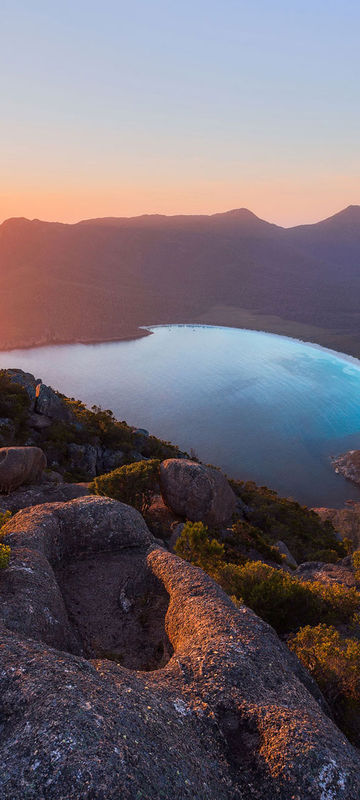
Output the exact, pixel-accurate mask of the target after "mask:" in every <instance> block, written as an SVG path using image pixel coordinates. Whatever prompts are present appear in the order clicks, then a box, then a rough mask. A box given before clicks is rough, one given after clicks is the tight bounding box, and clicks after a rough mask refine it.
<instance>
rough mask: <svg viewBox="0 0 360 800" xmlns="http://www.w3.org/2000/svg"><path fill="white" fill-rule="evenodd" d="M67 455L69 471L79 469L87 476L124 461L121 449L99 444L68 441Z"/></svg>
mask: <svg viewBox="0 0 360 800" xmlns="http://www.w3.org/2000/svg"><path fill="white" fill-rule="evenodd" d="M67 455H68V460H69V467H70V469H71V471H73V472H77V471H79V472H81V473H83V474H85V475H87V476H88V477H89V478H95V476H96V475H103V474H105V473H107V472H111V471H112V470H113V469H117V468H118V467H121V466H122V465H123V463H124V453H123V451H122V450H111V449H110V448H108V447H101V446H100V445H97V446H94V445H91V444H75V443H74V442H70V444H68V446H67ZM142 458H143V456H141V459H142ZM134 460H137V459H134Z"/></svg>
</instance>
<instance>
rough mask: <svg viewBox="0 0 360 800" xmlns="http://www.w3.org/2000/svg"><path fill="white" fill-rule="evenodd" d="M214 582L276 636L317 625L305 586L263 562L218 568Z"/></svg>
mask: <svg viewBox="0 0 360 800" xmlns="http://www.w3.org/2000/svg"><path fill="white" fill-rule="evenodd" d="M217 579H218V581H219V583H220V585H221V586H222V587H223V589H224V590H225V591H226V592H227V594H229V595H230V596H234V597H236V598H237V600H241V601H242V602H243V603H245V605H247V606H249V608H252V609H253V611H255V614H258V616H259V617H261V618H262V619H264V620H265V621H266V622H268V623H269V624H270V625H272V626H273V628H275V630H276V631H277V632H278V633H289V631H295V630H297V629H298V628H299V627H300V625H304V624H307V623H309V624H311V623H314V622H317V621H318V618H319V602H318V599H317V597H316V594H315V593H314V592H312V591H311V589H309V587H308V585H305V584H304V583H301V581H299V580H296V579H295V578H292V577H291V576H290V575H289V574H288V573H287V572H284V571H283V570H278V569H274V568H273V567H270V566H268V565H267V564H263V562H262V561H248V562H247V563H246V564H244V565H243V566H236V565H235V564H224V565H221V567H220V568H219V570H218V573H217Z"/></svg>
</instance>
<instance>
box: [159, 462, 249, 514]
mask: <svg viewBox="0 0 360 800" xmlns="http://www.w3.org/2000/svg"><path fill="white" fill-rule="evenodd" d="M160 486H161V492H162V496H163V498H164V501H165V503H166V505H167V506H169V508H171V510H172V511H173V512H174V513H175V514H179V515H180V516H183V517H186V518H187V519H190V520H192V521H193V522H197V521H199V520H201V521H202V522H204V523H205V524H206V525H210V526H211V525H215V526H217V525H224V524H226V522H229V521H230V520H231V518H232V515H233V514H234V513H235V511H236V497H235V495H234V492H233V491H232V489H231V488H230V485H229V483H228V481H227V480H226V478H225V476H224V475H223V473H222V472H220V471H219V470H217V469H214V468H213V467H206V466H205V465H204V464H197V463H196V462H195V461H190V460H188V459H183V458H169V459H167V460H166V461H163V462H162V464H161V465H160Z"/></svg>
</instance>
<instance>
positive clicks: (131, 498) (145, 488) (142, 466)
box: [90, 459, 160, 513]
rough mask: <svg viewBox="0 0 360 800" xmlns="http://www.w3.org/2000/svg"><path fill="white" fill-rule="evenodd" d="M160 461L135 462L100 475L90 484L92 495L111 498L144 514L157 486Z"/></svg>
mask: <svg viewBox="0 0 360 800" xmlns="http://www.w3.org/2000/svg"><path fill="white" fill-rule="evenodd" d="M159 472H160V461H159V460H158V459H150V460H149V461H135V462H134V463H133V464H125V466H123V467H119V468H118V469H115V470H113V472H108V473H107V474H106V475H100V476H99V477H97V478H95V479H94V480H93V482H92V483H91V484H90V491H91V492H92V493H93V494H99V495H105V496H106V497H112V498H113V499H114V500H121V502H122V503H127V504H128V505H130V506H134V507H135V508H137V509H138V510H139V511H141V512H142V513H145V512H146V511H147V509H148V508H149V506H150V504H151V499H152V496H153V494H154V493H155V492H156V491H157V490H158V486H159Z"/></svg>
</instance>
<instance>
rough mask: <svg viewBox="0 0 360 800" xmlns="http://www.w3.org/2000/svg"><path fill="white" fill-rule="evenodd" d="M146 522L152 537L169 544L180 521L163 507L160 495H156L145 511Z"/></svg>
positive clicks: (166, 507)
mask: <svg viewBox="0 0 360 800" xmlns="http://www.w3.org/2000/svg"><path fill="white" fill-rule="evenodd" d="M146 522H147V525H148V526H149V528H150V530H151V533H152V534H153V535H154V536H156V537H157V538H158V539H163V540H164V541H166V542H169V540H170V539H171V537H172V535H173V532H174V530H175V528H177V527H178V525H179V523H181V519H180V518H179V517H177V516H176V514H174V513H173V512H172V511H171V509H170V508H168V506H166V505H165V503H164V501H163V499H162V497H161V495H158V494H156V495H154V496H153V499H152V502H151V505H150V506H149V508H148V509H147V511H146ZM181 527H183V525H182V526H181Z"/></svg>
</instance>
